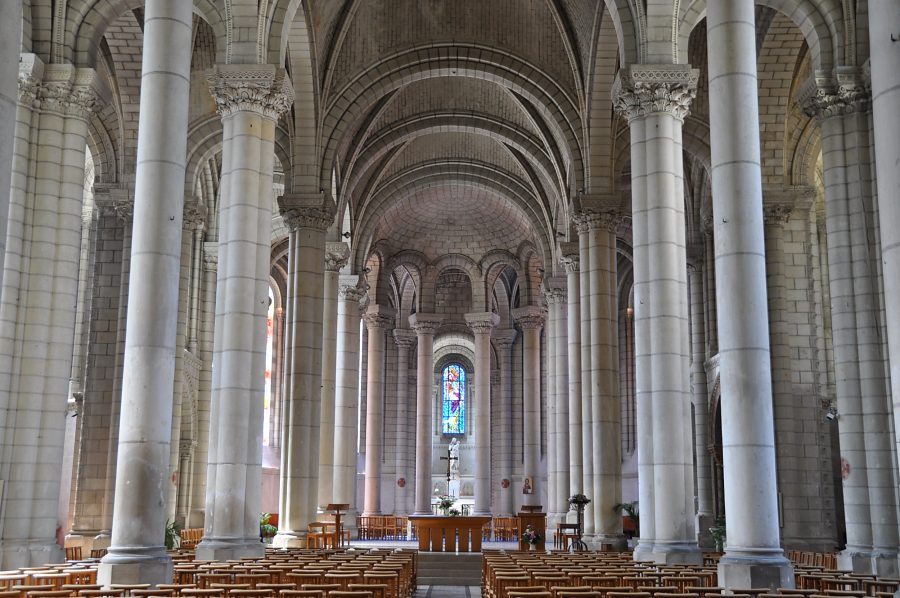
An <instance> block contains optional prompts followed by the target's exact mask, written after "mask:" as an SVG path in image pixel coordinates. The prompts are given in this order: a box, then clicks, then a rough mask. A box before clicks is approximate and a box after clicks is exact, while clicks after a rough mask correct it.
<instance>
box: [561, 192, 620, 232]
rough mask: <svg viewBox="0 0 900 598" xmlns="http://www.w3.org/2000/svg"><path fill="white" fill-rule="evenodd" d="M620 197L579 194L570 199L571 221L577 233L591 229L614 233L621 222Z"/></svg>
mask: <svg viewBox="0 0 900 598" xmlns="http://www.w3.org/2000/svg"><path fill="white" fill-rule="evenodd" d="M623 213H624V209H623V208H622V200H621V197H619V196H617V195H609V194H580V195H577V196H576V197H575V198H573V199H572V221H573V222H574V223H575V229H576V230H577V231H578V234H584V233H587V232H589V231H592V230H605V231H608V232H611V233H615V232H616V230H617V229H618V227H619V224H621V222H622V214H623Z"/></svg>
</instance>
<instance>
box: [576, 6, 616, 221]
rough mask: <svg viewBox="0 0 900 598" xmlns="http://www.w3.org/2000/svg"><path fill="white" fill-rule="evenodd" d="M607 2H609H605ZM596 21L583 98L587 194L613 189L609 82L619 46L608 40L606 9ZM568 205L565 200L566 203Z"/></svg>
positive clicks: (611, 22)
mask: <svg viewBox="0 0 900 598" xmlns="http://www.w3.org/2000/svg"><path fill="white" fill-rule="evenodd" d="M607 4H609V3H608V2H607ZM598 12H599V13H600V15H599V17H598V23H597V26H596V27H595V31H594V40H595V44H594V60H593V68H592V69H591V70H590V73H589V77H590V79H589V81H590V84H589V85H588V89H589V93H588V98H587V107H588V116H587V119H586V121H587V122H589V123H590V124H591V126H590V128H589V132H588V148H589V150H588V155H589V156H590V161H589V162H588V169H587V183H588V185H587V188H586V189H585V190H586V191H588V192H590V193H604V192H607V193H609V192H612V191H613V190H614V189H615V173H614V172H613V168H614V164H613V160H612V149H613V144H612V143H611V142H612V138H613V134H612V124H613V110H612V102H610V94H611V92H612V84H613V80H614V78H615V73H616V70H617V67H618V62H617V50H618V52H619V53H621V51H622V50H621V47H617V46H616V45H615V44H613V43H612V40H611V39H610V35H609V28H610V27H615V22H614V19H613V18H612V17H611V15H610V14H609V12H608V9H607V10H599V11H598ZM566 203H567V204H568V202H566Z"/></svg>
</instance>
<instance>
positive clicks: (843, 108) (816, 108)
mask: <svg viewBox="0 0 900 598" xmlns="http://www.w3.org/2000/svg"><path fill="white" fill-rule="evenodd" d="M871 100H872V91H871V89H870V85H869V83H868V82H867V81H866V80H865V77H864V76H863V73H862V71H861V70H860V69H858V68H855V67H853V68H851V67H846V68H840V67H839V68H838V71H837V73H836V74H835V76H834V77H833V78H832V77H828V76H823V75H813V76H812V77H810V78H809V79H807V81H806V83H804V84H803V86H802V87H801V88H800V90H799V91H798V92H797V101H798V102H799V103H800V106H801V107H802V108H803V112H804V113H805V114H806V115H807V116H810V117H812V118H815V119H816V121H817V122H820V123H821V122H822V121H824V120H827V119H829V118H832V117H834V116H846V115H848V114H856V113H861V112H866V111H867V110H868V109H869V104H870V102H871Z"/></svg>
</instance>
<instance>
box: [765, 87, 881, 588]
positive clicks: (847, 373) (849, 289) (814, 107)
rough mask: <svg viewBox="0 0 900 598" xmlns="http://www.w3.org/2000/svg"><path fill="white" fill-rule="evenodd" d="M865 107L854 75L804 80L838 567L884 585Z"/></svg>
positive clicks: (877, 368) (878, 393) (878, 384)
mask: <svg viewBox="0 0 900 598" xmlns="http://www.w3.org/2000/svg"><path fill="white" fill-rule="evenodd" d="M869 99H870V98H869V94H868V91H867V90H866V88H865V85H864V83H863V81H862V79H861V73H858V72H856V71H853V70H842V71H839V72H838V75H837V82H836V83H835V82H831V81H827V80H816V79H811V80H810V81H809V82H808V83H807V84H806V86H805V88H804V89H803V90H802V93H801V100H802V102H803V104H804V109H805V111H806V112H807V114H809V115H811V116H814V117H815V118H816V120H817V121H818V122H819V124H820V126H821V128H822V160H823V165H824V175H825V211H826V217H825V226H826V230H827V238H828V243H827V246H828V275H829V287H830V291H831V293H830V295H831V317H832V334H833V339H832V342H833V347H834V359H835V364H836V369H837V372H836V374H837V375H836V379H835V388H836V398H837V407H838V412H839V414H840V422H839V425H838V434H839V437H840V445H841V458H842V459H843V460H845V461H846V463H847V464H848V465H849V471H848V475H847V477H846V479H844V480H843V484H842V488H843V494H844V513H845V521H846V529H847V548H846V549H845V550H844V551H843V552H842V553H841V555H840V556H839V557H838V558H839V564H840V566H841V567H844V568H847V569H852V570H853V571H856V572H860V573H877V574H878V575H882V576H887V577H893V576H895V575H897V543H898V537H897V516H896V497H895V494H894V483H893V468H894V465H893V463H892V455H891V453H892V446H891V444H892V441H891V431H890V426H889V419H888V418H889V415H888V414H889V411H890V409H889V400H890V397H889V394H888V387H887V386H888V381H887V380H886V379H885V372H884V367H883V364H884V354H883V351H882V341H881V338H880V336H881V332H880V324H879V322H878V318H879V316H878V310H879V307H878V297H877V291H876V289H877V286H878V284H879V282H878V279H877V273H876V268H875V263H874V260H873V259H872V257H871V253H870V252H872V251H874V243H873V241H872V238H873V237H874V236H875V235H874V233H875V231H873V230H872V228H873V225H872V224H871V223H870V215H869V212H870V211H871V210H873V209H874V206H871V197H872V195H873V193H874V190H873V188H872V184H871V181H870V180H869V176H868V175H869V173H868V172H867V170H868V166H863V165H867V164H868V163H869V162H870V160H871V157H870V155H871V154H870V151H871V137H870V134H869V114H868V108H869ZM886 274H887V271H886V270H885V275H886ZM885 284H886V285H887V280H886V279H885ZM888 309H889V308H888ZM776 414H777V411H776Z"/></svg>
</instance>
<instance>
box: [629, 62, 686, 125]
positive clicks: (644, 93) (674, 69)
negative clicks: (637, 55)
mask: <svg viewBox="0 0 900 598" xmlns="http://www.w3.org/2000/svg"><path fill="white" fill-rule="evenodd" d="M699 78H700V71H699V70H697V69H692V68H691V67H690V66H688V65H681V64H673V65H662V64H658V65H657V64H633V65H630V66H627V67H624V68H623V69H621V70H620V71H619V74H618V75H617V76H616V80H615V82H614V83H613V88H612V101H613V108H614V109H615V111H616V112H617V113H619V115H621V116H623V117H624V118H626V119H627V120H628V121H631V120H632V119H634V118H639V117H642V116H647V115H648V114H654V113H659V112H664V113H668V114H671V115H672V116H674V117H675V118H677V119H678V120H680V121H684V119H685V117H687V115H688V114H689V113H690V106H691V102H692V101H693V100H694V98H695V97H696V96H697V81H698V80H699Z"/></svg>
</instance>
